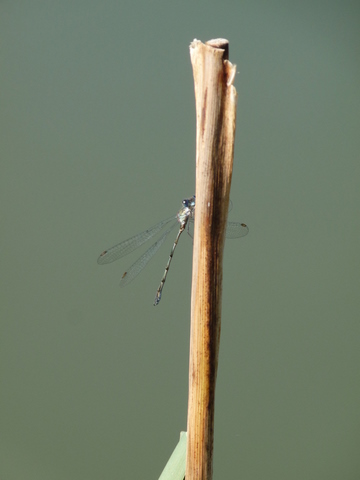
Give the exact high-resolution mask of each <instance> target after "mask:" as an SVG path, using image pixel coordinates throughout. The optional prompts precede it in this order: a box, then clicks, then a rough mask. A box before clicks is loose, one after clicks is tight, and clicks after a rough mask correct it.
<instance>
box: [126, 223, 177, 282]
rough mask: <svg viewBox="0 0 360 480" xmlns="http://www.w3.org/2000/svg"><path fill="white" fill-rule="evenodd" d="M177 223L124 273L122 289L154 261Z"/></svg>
mask: <svg viewBox="0 0 360 480" xmlns="http://www.w3.org/2000/svg"><path fill="white" fill-rule="evenodd" d="M175 225H176V223H174V225H172V226H171V227H170V228H169V230H167V231H166V232H165V233H164V234H163V235H162V236H161V237H160V238H159V240H157V241H156V242H155V243H153V244H152V245H151V247H150V248H148V249H147V250H146V252H145V253H144V254H143V255H141V257H140V258H138V259H137V260H136V262H135V263H133V264H132V265H131V267H130V268H129V269H128V270H127V271H126V272H125V273H124V275H123V276H122V279H121V280H120V287H125V285H127V284H129V283H130V282H131V281H132V280H134V278H135V277H137V276H138V275H139V273H140V272H141V271H142V270H143V269H144V268H145V267H146V265H147V264H148V262H149V261H150V260H151V259H152V257H153V256H154V255H155V253H156V252H157V251H158V250H159V248H160V247H161V245H162V244H163V243H164V241H165V240H166V237H167V236H168V235H169V233H170V232H171V230H172V229H173V228H174V227H175Z"/></svg>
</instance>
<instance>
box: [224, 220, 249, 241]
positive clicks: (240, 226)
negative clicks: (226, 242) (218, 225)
mask: <svg viewBox="0 0 360 480" xmlns="http://www.w3.org/2000/svg"><path fill="white" fill-rule="evenodd" d="M248 233H249V227H248V226H247V225H245V223H239V222H227V224H226V233H225V235H226V238H240V237H245V235H247V234H248Z"/></svg>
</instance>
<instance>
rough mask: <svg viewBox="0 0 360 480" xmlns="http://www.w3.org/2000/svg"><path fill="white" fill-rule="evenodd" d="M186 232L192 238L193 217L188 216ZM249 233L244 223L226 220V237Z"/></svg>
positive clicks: (236, 236) (243, 235)
mask: <svg viewBox="0 0 360 480" xmlns="http://www.w3.org/2000/svg"><path fill="white" fill-rule="evenodd" d="M188 233H189V235H190V237H191V238H194V219H192V218H190V219H189V222H188ZM248 233H249V227H248V226H247V225H245V223H239V222H227V224H226V232H225V236H226V238H240V237H245V235H247V234H248Z"/></svg>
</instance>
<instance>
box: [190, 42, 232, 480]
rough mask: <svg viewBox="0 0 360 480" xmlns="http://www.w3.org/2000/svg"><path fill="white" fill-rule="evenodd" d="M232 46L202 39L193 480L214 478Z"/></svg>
mask: <svg viewBox="0 0 360 480" xmlns="http://www.w3.org/2000/svg"><path fill="white" fill-rule="evenodd" d="M228 51H229V50H228V41H227V40H224V39H217V40H211V41H209V42H207V43H206V44H203V43H202V42H200V41H198V40H194V41H193V42H192V43H191V45H190V56H191V63H192V67H193V74H194V84H195V101H196V218H195V232H194V251H193V276H192V296H191V339H190V365H189V403H188V425H187V433H188V443H187V457H186V480H195V479H196V480H200V479H201V480H205V479H206V480H209V479H211V478H212V453H213V440H214V403H215V381H216V372H217V364H218V352H219V341H220V327H221V293H222V260H223V249H224V240H225V225H226V221H227V212H228V207H229V195H230V185H231V177H232V165H233V154H234V138H235V120H236V102H237V93H236V90H235V88H234V86H233V85H232V83H233V80H234V77H235V73H236V66H235V65H232V64H231V63H230V62H229V61H228Z"/></svg>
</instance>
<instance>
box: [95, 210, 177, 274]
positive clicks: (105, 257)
mask: <svg viewBox="0 0 360 480" xmlns="http://www.w3.org/2000/svg"><path fill="white" fill-rule="evenodd" d="M171 221H173V222H174V225H173V226H172V227H171V229H172V228H173V227H174V226H175V225H176V223H177V220H176V217H174V216H172V217H170V218H167V219H166V220H162V221H161V222H159V223H157V224H156V225H154V226H153V227H150V228H148V229H147V230H145V231H144V232H141V233H138V234H137V235H134V236H133V237H130V238H128V239H127V240H124V241H123V242H121V243H118V244H117V245H115V246H114V247H111V248H109V249H108V250H105V251H104V252H102V253H101V254H100V256H99V258H98V259H97V263H98V264H99V265H104V264H106V263H111V262H115V260H118V259H119V258H121V257H124V256H125V255H128V254H129V253H131V252H133V251H134V250H135V249H136V248H138V247H140V246H141V245H142V244H143V243H145V242H147V241H148V240H149V239H150V238H152V237H153V236H154V235H156V234H157V233H158V232H160V230H162V229H163V228H164V227H165V225H167V224H168V223H170V222H171Z"/></svg>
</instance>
